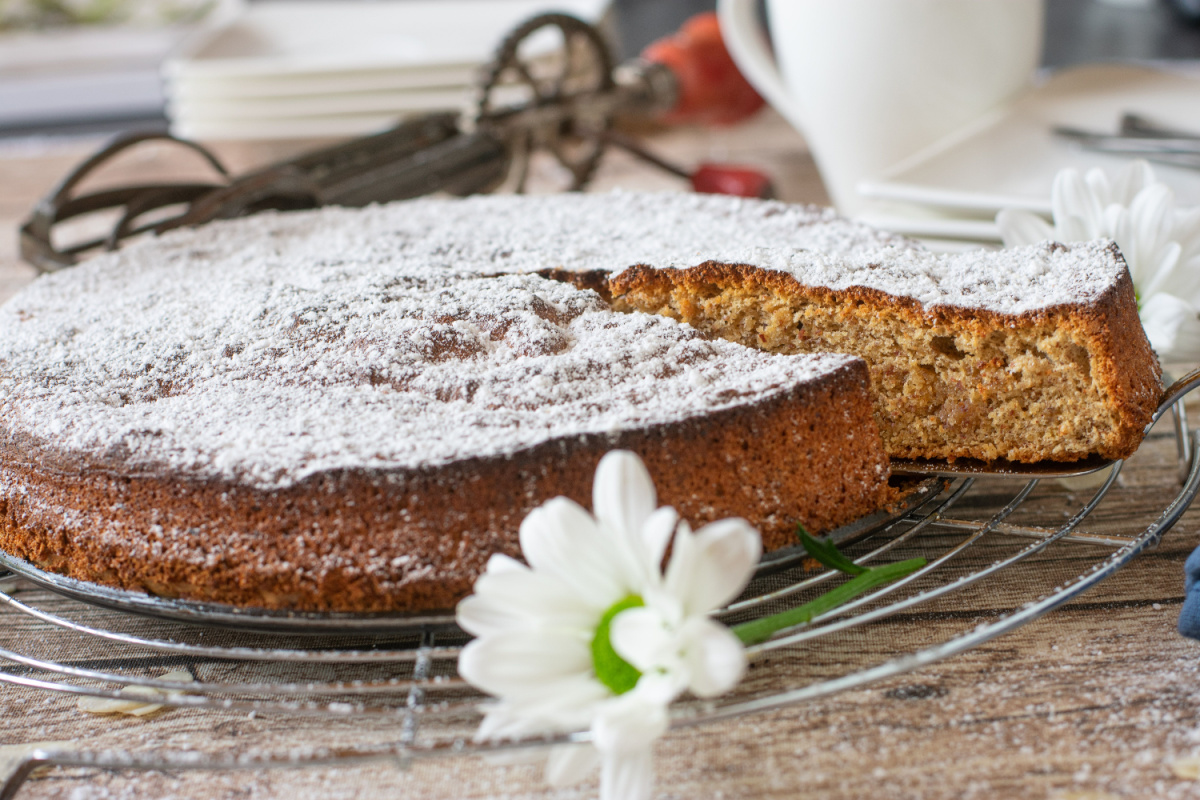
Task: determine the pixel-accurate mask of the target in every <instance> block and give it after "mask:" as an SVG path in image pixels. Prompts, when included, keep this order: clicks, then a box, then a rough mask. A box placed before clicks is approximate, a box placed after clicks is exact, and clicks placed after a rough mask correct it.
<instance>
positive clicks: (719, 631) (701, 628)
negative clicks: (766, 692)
mask: <svg viewBox="0 0 1200 800" xmlns="http://www.w3.org/2000/svg"><path fill="white" fill-rule="evenodd" d="M680 635H681V636H680V638H681V639H683V640H684V642H685V646H684V659H685V661H686V664H687V669H688V676H689V679H688V688H689V689H691V691H692V693H693V694H695V695H696V696H697V697H716V696H717V695H719V694H723V693H725V692H727V691H729V690H730V689H732V688H733V687H734V686H736V685H737V682H738V681H740V680H741V679H742V675H744V674H745V673H746V651H745V649H743V647H742V643H741V641H740V640H739V639H738V638H737V637H736V636H734V635H733V632H732V631H731V630H729V629H728V628H726V627H725V626H724V625H721V624H719V623H716V622H713V621H712V620H711V619H708V618H706V617H692V618H691V619H689V620H688V621H687V624H686V625H685V626H684V629H683V630H682V631H680Z"/></svg>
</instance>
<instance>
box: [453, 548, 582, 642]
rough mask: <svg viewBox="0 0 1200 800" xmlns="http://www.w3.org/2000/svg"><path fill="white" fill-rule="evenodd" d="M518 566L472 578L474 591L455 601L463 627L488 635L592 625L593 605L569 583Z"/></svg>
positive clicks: (473, 633) (580, 627) (574, 628)
mask: <svg viewBox="0 0 1200 800" xmlns="http://www.w3.org/2000/svg"><path fill="white" fill-rule="evenodd" d="M520 567H521V568H520V570H510V569H507V568H505V569H503V570H502V571H501V572H498V573H496V572H487V573H484V574H483V575H482V576H481V577H480V578H479V580H477V581H476V582H475V594H473V595H471V596H470V597H467V598H465V599H464V600H462V601H461V602H460V603H459V604H458V609H457V618H458V624H459V626H460V627H461V628H462V629H463V630H465V631H466V632H467V633H470V634H472V635H473V636H489V635H491V634H493V633H505V632H507V631H510V630H513V629H514V628H525V629H554V628H561V629H573V630H585V629H589V628H590V627H592V626H594V625H595V622H596V611H595V609H594V608H592V607H591V606H590V605H589V604H587V603H585V602H584V601H583V600H582V599H581V598H580V597H579V596H578V595H577V594H576V593H575V592H574V591H573V590H572V589H571V588H570V587H569V586H566V585H564V584H563V583H562V582H561V581H559V580H557V579H556V578H552V577H550V576H549V575H541V574H538V573H536V572H534V571H532V570H530V569H529V568H528V567H525V566H524V565H520Z"/></svg>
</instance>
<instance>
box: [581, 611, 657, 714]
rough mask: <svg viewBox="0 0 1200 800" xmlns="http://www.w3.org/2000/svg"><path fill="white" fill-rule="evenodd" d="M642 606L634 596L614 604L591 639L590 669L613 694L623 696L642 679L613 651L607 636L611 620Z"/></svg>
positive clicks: (606, 612) (630, 665)
mask: <svg viewBox="0 0 1200 800" xmlns="http://www.w3.org/2000/svg"><path fill="white" fill-rule="evenodd" d="M644 605H646V603H645V601H643V600H642V598H640V597H638V596H637V595H636V594H631V595H629V596H628V597H626V598H625V599H624V600H620V601H618V602H616V603H614V604H613V605H612V606H611V607H610V608H609V609H608V610H607V611H605V612H604V616H602V617H601V618H600V624H599V625H597V626H596V635H595V636H593V637H592V669H593V670H594V671H595V673H596V679H597V680H599V681H600V682H601V683H603V684H604V685H605V686H607V687H608V689H609V691H611V692H612V693H613V694H625V693H626V692H628V691H629V690H630V689H632V688H633V687H634V686H637V682H638V679H639V678H641V677H642V673H641V672H640V671H638V668H637V667H635V666H633V665H632V664H630V663H629V662H628V661H626V660H625V659H623V658H621V657H620V656H619V655H617V651H616V650H615V649H613V646H612V639H611V638H610V636H609V631H610V629H611V628H612V621H613V618H614V617H616V616H617V614H620V613H621V612H622V611H625V610H627V609H630V608H638V607H639V606H644Z"/></svg>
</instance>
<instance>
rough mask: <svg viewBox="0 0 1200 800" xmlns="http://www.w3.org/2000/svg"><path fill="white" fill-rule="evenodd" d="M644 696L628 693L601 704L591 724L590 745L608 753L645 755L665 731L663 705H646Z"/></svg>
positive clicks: (650, 703)
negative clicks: (591, 743) (592, 744)
mask: <svg viewBox="0 0 1200 800" xmlns="http://www.w3.org/2000/svg"><path fill="white" fill-rule="evenodd" d="M644 697H645V696H644V695H639V694H638V693H637V692H636V691H633V692H628V693H626V694H623V695H621V696H620V697H616V698H613V699H612V700H610V701H609V702H607V703H605V704H603V706H601V707H600V708H599V709H598V710H597V712H596V718H595V720H594V721H593V722H592V742H593V743H594V744H595V745H596V747H597V748H598V749H599V750H600V752H601V753H604V754H605V755H606V756H607V755H608V754H609V753H618V752H621V753H625V752H645V751H647V750H648V749H649V748H650V746H651V745H652V744H653V743H654V740H655V739H657V738H658V737H660V736H662V735H663V734H664V733H666V731H667V706H666V704H665V703H661V702H647V701H646V700H645V699H644Z"/></svg>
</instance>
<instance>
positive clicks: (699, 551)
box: [666, 518, 762, 614]
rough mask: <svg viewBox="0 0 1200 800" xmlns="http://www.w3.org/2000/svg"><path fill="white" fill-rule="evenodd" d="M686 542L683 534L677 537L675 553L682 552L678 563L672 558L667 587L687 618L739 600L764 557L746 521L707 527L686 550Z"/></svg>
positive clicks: (728, 521)
mask: <svg viewBox="0 0 1200 800" xmlns="http://www.w3.org/2000/svg"><path fill="white" fill-rule="evenodd" d="M683 538H685V537H684V535H683V533H682V532H681V533H680V535H678V536H676V537H675V548H676V552H679V551H680V550H682V551H683V552H682V553H680V555H681V558H680V559H679V563H676V554H675V553H672V554H671V563H669V564H668V565H667V578H666V585H667V588H668V590H669V591H670V592H671V594H673V595H675V596H676V597H678V598H679V599H680V601H681V602H682V603H683V609H684V613H686V614H706V613H708V612H709V611H712V610H714V609H717V608H720V607H721V606H723V605H725V604H726V603H728V602H729V601H730V600H732V599H733V598H735V597H737V595H738V593H739V592H741V591H742V589H743V588H744V587H745V586H746V584H747V583H748V582H749V581H750V577H751V576H752V575H753V574H754V568H755V567H756V566H757V565H758V559H759V556H761V555H762V539H761V537H760V536H759V534H758V531H756V530H755V529H754V528H752V527H751V526H750V523H748V522H746V520H744V519H736V518H733V519H723V520H720V521H719V522H714V523H712V524H710V525H705V526H704V527H703V528H701V529H700V530H698V531H696V533H695V534H694V535H693V537H692V539H691V541H690V543H688V544H687V545H686V546H685V547H681V546H680V545H681V542H680V539H683Z"/></svg>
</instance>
